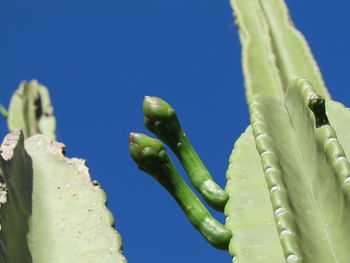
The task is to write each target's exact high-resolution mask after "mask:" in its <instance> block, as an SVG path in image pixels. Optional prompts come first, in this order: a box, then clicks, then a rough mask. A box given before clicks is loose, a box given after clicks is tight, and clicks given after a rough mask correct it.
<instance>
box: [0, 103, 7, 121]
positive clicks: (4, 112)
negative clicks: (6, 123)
mask: <svg viewBox="0 0 350 263" xmlns="http://www.w3.org/2000/svg"><path fill="white" fill-rule="evenodd" d="M0 115H2V116H3V117H4V118H5V119H7V116H8V112H7V110H6V109H5V107H4V106H3V105H2V104H1V103H0Z"/></svg>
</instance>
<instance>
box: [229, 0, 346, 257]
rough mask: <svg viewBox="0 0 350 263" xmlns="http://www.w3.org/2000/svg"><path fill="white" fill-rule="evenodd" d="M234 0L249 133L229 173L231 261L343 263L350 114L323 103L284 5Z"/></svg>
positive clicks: (317, 78)
mask: <svg viewBox="0 0 350 263" xmlns="http://www.w3.org/2000/svg"><path fill="white" fill-rule="evenodd" d="M231 3H232V6H233V8H234V10H235V16H236V21H237V24H238V26H239V28H240V38H241V42H242V46H243V71H244V75H245V81H246V82H245V86H246V89H247V101H248V104H249V110H250V114H251V127H248V129H247V130H246V132H245V133H244V134H243V135H242V136H241V137H240V138H239V140H238V141H237V142H236V144H235V150H234V152H233V153H232V156H231V158H230V167H229V169H228V172H227V178H228V184H227V187H226V191H228V192H229V194H230V199H229V201H228V203H227V205H226V207H225V214H226V215H227V216H228V218H227V223H226V226H227V227H228V228H230V229H231V230H232V231H233V238H232V240H231V242H230V245H229V251H230V253H231V255H232V256H234V257H235V263H255V262H259V263H263V262H271V263H281V262H288V263H290V262H303V263H311V262H318V263H331V262H334V263H340V262H341V263H347V262H349V258H350V252H349V251H350V213H349V208H350V204H349V191H350V189H349V187H350V184H349V183H350V165H349V162H348V160H347V157H346V154H347V155H348V156H349V154H350V136H349V135H348V130H349V128H350V125H349V124H348V123H350V113H349V110H347V109H346V108H345V107H344V106H342V105H341V104H339V103H336V102H333V101H331V100H330V96H329V94H328V91H327V89H326V88H325V85H324V83H323V80H322V77H321V74H320V72H319V70H318V67H317V65H316V63H315V61H314V59H313V56H312V54H311V52H310V49H309V47H308V45H307V43H306V41H305V40H304V38H303V37H302V36H301V34H300V33H299V32H298V31H297V30H296V29H295V28H294V27H293V24H292V23H291V21H290V18H289V15H288V11H287V8H286V5H285V3H284V1H282V0H266V1H259V0H231ZM296 76H301V77H303V78H298V77H296ZM304 78H306V79H308V80H309V81H308V80H306V79H304ZM320 95H321V96H322V97H321V96H320ZM343 148H344V149H343Z"/></svg>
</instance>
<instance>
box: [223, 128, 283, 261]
mask: <svg viewBox="0 0 350 263" xmlns="http://www.w3.org/2000/svg"><path fill="white" fill-rule="evenodd" d="M226 177H227V185H226V190H227V192H228V193H229V194H230V199H229V201H228V202H227V205H226V207H225V215H226V218H227V220H226V227H228V228H229V229H232V231H233V233H234V234H233V237H232V239H231V241H230V245H229V252H230V254H231V255H232V256H235V261H234V262H235V263H256V262H259V263H264V262H271V263H275V262H285V259H284V254H283V250H282V246H281V243H280V240H279V235H278V232H277V228H276V225H275V221H274V217H273V210H272V205H271V201H270V195H269V190H268V188H267V186H266V182H265V179H264V172H263V169H262V166H261V162H260V156H259V154H258V152H257V150H256V147H255V141H254V137H253V134H252V129H251V126H249V127H248V128H247V129H246V131H245V132H244V133H243V134H242V135H241V137H240V138H239V139H238V140H237V141H236V143H235V146H234V151H233V152H232V154H231V157H230V165H229V168H228V170H227V174H226Z"/></svg>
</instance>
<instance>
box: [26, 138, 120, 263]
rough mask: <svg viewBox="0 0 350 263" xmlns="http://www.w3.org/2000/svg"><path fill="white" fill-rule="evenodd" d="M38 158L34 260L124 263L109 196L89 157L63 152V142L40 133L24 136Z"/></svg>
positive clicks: (35, 166) (32, 237)
mask: <svg viewBox="0 0 350 263" xmlns="http://www.w3.org/2000/svg"><path fill="white" fill-rule="evenodd" d="M25 148H26V150H27V152H28V154H29V155H30V156H31V158H32V160H33V171H34V180H33V205H32V206H33V208H32V216H31V218H30V220H29V224H30V231H29V233H28V241H29V246H30V250H31V253H32V256H33V261H34V262H38V263H41V262H43V263H44V262H52V263H55V262H69V261H70V260H71V259H74V261H75V262H79V261H80V262H100V263H109V262H113V263H114V262H118V263H125V262H126V259H125V257H124V256H123V254H122V252H121V251H120V249H121V238H120V236H119V234H118V233H117V232H116V231H115V230H114V229H113V227H112V225H113V224H114V220H113V216H112V214H111V213H110V211H109V210H108V209H107V208H106V206H105V204H106V195H105V193H104V192H103V190H102V189H101V188H100V186H99V184H98V183H97V182H91V179H90V175H89V170H88V168H87V167H86V166H85V161H84V160H81V159H76V158H72V159H68V158H66V157H64V156H63V149H64V145H63V144H61V143H57V142H55V141H51V140H49V139H47V138H46V137H45V136H43V135H36V136H33V137H30V138H28V139H27V140H26V141H25Z"/></svg>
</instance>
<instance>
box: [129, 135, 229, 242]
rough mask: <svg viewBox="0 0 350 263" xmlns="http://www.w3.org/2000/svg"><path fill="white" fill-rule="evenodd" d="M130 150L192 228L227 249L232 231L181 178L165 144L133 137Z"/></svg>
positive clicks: (146, 138)
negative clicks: (170, 198) (174, 202)
mask: <svg viewBox="0 0 350 263" xmlns="http://www.w3.org/2000/svg"><path fill="white" fill-rule="evenodd" d="M129 149H130V153H131V156H132V158H133V159H134V161H135V162H136V163H137V165H138V167H139V169H141V170H143V171H144V172H146V173H148V174H150V175H151V176H152V177H153V178H155V179H156V180H157V181H158V182H159V183H160V184H161V185H162V186H163V187H164V188H165V189H166V190H167V191H168V192H169V193H170V194H171V195H172V196H173V198H174V199H175V200H176V202H177V203H178V204H179V206H180V207H181V209H182V210H183V211H184V213H185V214H186V216H187V218H188V219H189V221H190V222H191V224H192V225H193V226H194V227H195V228H196V229H197V230H198V231H199V232H200V233H201V234H202V236H203V237H204V238H205V239H206V240H207V241H208V242H209V243H210V244H211V245H213V246H214V247H216V248H219V249H227V247H228V243H229V241H230V239H231V237H232V233H231V231H230V230H228V229H227V228H225V227H224V226H223V225H221V224H220V223H219V222H218V221H216V220H215V219H214V218H213V217H212V216H211V215H210V213H209V212H208V210H207V209H206V208H205V207H204V205H203V204H202V203H201V201H200V200H199V199H198V197H197V196H196V195H195V194H194V193H193V191H192V190H191V189H190V188H189V187H188V185H187V184H186V182H185V181H184V180H183V179H182V177H181V176H180V175H179V173H178V171H177V169H176V168H175V166H174V165H173V163H172V161H171V159H170V158H169V156H168V155H167V153H166V151H165V149H164V147H163V145H162V143H161V142H160V141H158V140H156V139H153V138H150V137H148V136H146V135H143V134H138V133H132V134H131V135H130V144H129Z"/></svg>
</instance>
